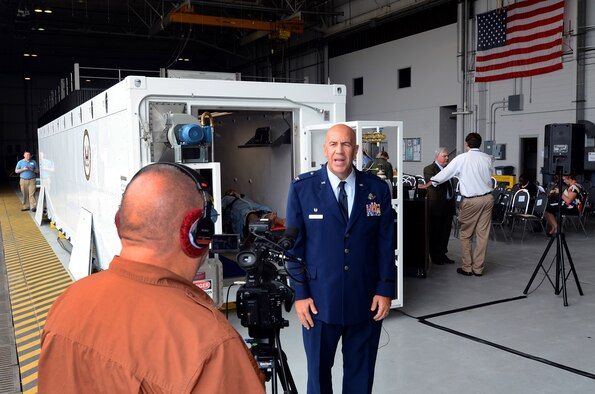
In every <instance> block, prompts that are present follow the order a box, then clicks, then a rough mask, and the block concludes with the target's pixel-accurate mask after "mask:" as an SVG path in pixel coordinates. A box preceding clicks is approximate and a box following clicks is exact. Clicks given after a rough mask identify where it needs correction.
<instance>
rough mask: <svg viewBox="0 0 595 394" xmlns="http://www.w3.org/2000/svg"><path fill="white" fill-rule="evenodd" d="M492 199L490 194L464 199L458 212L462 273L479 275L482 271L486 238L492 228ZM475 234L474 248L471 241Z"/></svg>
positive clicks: (486, 244) (486, 246)
mask: <svg viewBox="0 0 595 394" xmlns="http://www.w3.org/2000/svg"><path fill="white" fill-rule="evenodd" d="M493 206H494V198H493V197H492V195H491V194H487V195H485V196H481V197H473V198H465V199H464V200H463V201H462V202H461V209H460V211H459V224H460V226H461V227H460V228H461V230H460V232H459V239H460V240H461V260H462V267H461V268H463V271H465V272H471V271H473V272H474V273H476V274H481V273H482V272H483V269H484V263H485V257H486V252H487V249H488V238H489V236H490V229H491V226H492V208H493ZM474 234H475V248H474V249H472V247H471V239H472V238H473V235H474Z"/></svg>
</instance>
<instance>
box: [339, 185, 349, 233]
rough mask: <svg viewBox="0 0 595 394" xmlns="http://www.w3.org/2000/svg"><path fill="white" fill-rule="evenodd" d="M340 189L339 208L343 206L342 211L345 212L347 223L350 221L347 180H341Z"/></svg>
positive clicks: (344, 216)
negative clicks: (346, 188)
mask: <svg viewBox="0 0 595 394" xmlns="http://www.w3.org/2000/svg"><path fill="white" fill-rule="evenodd" d="M339 189H340V190H339V208H341V213H342V214H343V218H345V223H347V222H348V221H349V208H348V207H349V206H348V205H347V193H346V192H345V181H341V182H339Z"/></svg>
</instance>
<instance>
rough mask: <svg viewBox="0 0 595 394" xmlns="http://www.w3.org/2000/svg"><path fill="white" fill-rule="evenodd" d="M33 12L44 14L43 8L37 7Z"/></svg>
mask: <svg viewBox="0 0 595 394" xmlns="http://www.w3.org/2000/svg"><path fill="white" fill-rule="evenodd" d="M33 11H35V12H38V13H41V12H43V9H42V8H41V7H35V8H33Z"/></svg>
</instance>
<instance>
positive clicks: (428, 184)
mask: <svg viewBox="0 0 595 394" xmlns="http://www.w3.org/2000/svg"><path fill="white" fill-rule="evenodd" d="M430 186H432V181H428V182H427V183H418V184H417V188H418V189H427V188H429V187H430Z"/></svg>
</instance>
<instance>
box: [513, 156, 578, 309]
mask: <svg viewBox="0 0 595 394" xmlns="http://www.w3.org/2000/svg"><path fill="white" fill-rule="evenodd" d="M556 175H557V176H558V191H559V193H560V197H561V196H562V171H561V168H560V167H558V168H557V169H556ZM562 202H563V200H562V199H560V201H559V202H558V209H557V212H556V222H557V224H558V229H557V231H556V234H555V235H554V236H553V237H552V238H551V239H550V241H549V242H548V244H547V246H546V248H545V250H544V251H543V254H542V255H541V259H540V260H539V263H537V267H535V270H534V271H533V275H532V276H531V279H530V280H529V283H527V287H525V290H524V291H523V294H527V293H528V292H529V288H530V287H531V284H532V283H533V280H534V279H535V276H536V275H537V271H539V269H540V268H541V269H542V270H543V272H544V273H545V276H546V278H547V279H548V281H549V282H550V283H551V285H552V286H553V287H554V294H555V295H559V294H560V292H562V299H563V300H564V306H568V294H567V291H566V280H568V277H569V276H570V274H571V273H572V275H573V276H574V282H575V283H576V287H577V288H578V292H579V294H580V295H581V296H582V295H583V289H582V288H581V285H580V283H579V281H578V275H577V273H576V268H575V267H574V263H573V262H572V257H571V256H570V250H569V249H568V244H567V243H566V236H565V234H564V231H562ZM554 241H556V281H555V282H556V283H555V284H554V282H552V280H551V278H550V277H549V275H548V270H546V269H545V268H544V267H543V261H544V260H545V258H546V256H547V254H548V252H549V251H550V248H551V247H552V245H553V244H554ZM564 252H566V257H567V258H568V263H569V264H570V271H569V272H568V274H566V264H565V260H564Z"/></svg>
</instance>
